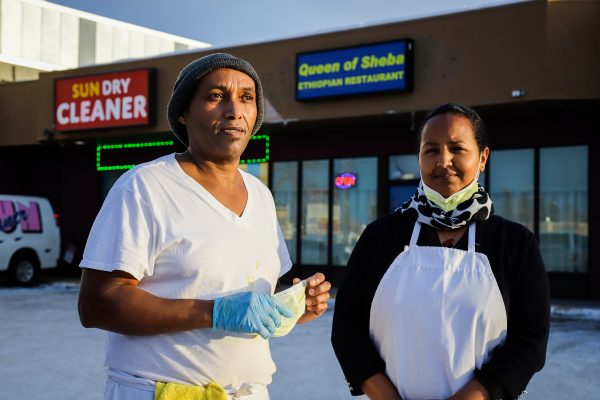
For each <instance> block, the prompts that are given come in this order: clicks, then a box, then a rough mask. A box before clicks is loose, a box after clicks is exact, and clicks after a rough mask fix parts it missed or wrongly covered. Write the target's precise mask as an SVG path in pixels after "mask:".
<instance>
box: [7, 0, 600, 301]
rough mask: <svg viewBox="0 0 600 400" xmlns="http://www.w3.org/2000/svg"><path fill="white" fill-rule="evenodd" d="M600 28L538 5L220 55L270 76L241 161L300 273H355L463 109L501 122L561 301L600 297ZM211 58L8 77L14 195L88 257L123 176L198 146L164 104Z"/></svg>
mask: <svg viewBox="0 0 600 400" xmlns="http://www.w3.org/2000/svg"><path fill="white" fill-rule="evenodd" d="M598 21H600V3H598V2H595V1H532V2H525V3H518V4H513V5H506V6H502V7H496V8H489V9H482V10H477V11H470V12H465V13H460V14H453V15H446V16H438V17H432V18H425V19H420V20H414V21H406V22H398V23H393V24H386V25H378V26H372V27H366V28H360V29H353V30H347V31H339V32H334V33H327V34H320V35H315V36H308V37H301V38H294V39H286V40H280V41H274V42H268V43H260V44H253V45H245V46H239V47H231V48H226V49H219V51H225V52H229V53H232V54H235V55H237V56H239V57H242V58H244V59H247V60H248V61H250V62H251V63H252V64H253V65H254V66H255V68H256V70H257V71H258V74H259V75H260V77H261V79H262V82H263V86H264V89H265V95H266V99H267V101H268V105H267V117H266V122H265V124H264V126H263V128H262V129H261V131H260V132H259V133H258V134H257V135H256V136H255V138H254V140H252V141H251V142H250V146H249V149H248V150H247V152H246V154H245V155H244V162H245V164H243V167H244V168H246V169H248V170H249V171H250V172H252V173H254V174H255V175H257V176H259V177H261V179H263V180H264V182H265V183H267V184H268V185H269V186H270V188H271V190H272V191H273V193H274V196H275V200H276V203H277V210H278V216H279V220H280V223H281V226H282V229H283V231H284V235H285V237H286V240H287V242H288V247H289V249H290V253H291V255H292V258H293V260H294V261H295V267H294V271H293V274H294V275H308V274H310V273H312V272H314V271H316V270H319V271H323V272H325V273H326V274H327V275H328V276H329V277H330V279H332V280H333V281H334V282H336V283H337V282H339V281H340V279H342V278H343V275H344V271H345V267H344V265H345V263H346V261H347V259H348V256H349V254H350V252H351V250H352V247H353V245H354V243H355V242H356V240H357V238H358V237H359V236H360V233H361V232H362V230H363V229H364V227H365V226H366V224H368V223H369V222H370V221H372V220H373V219H375V218H377V217H378V216H381V215H384V214H386V213H389V212H390V211H392V210H393V209H394V208H395V207H397V206H398V205H399V204H401V203H402V202H403V201H404V200H405V199H406V198H407V197H408V195H409V194H410V193H411V192H412V191H413V190H414V187H415V185H416V184H417V182H418V177H419V173H418V166H417V159H416V139H415V136H416V130H417V129H418V126H419V123H420V121H421V120H422V119H423V117H424V116H425V114H426V113H427V111H428V110H430V109H431V108H433V107H435V106H436V105H438V104H441V103H445V102H460V103H465V104H468V105H471V106H473V107H474V108H475V109H476V110H477V111H478V112H479V113H480V114H481V116H482V118H483V119H484V121H485V122H486V125H487V128H488V132H489V136H490V141H491V149H492V153H491V154H492V155H491V159H490V162H489V168H488V169H487V171H486V173H485V176H483V177H482V178H481V180H482V182H483V183H484V184H485V186H486V187H487V188H488V190H489V191H490V193H491V195H492V199H493V200H494V203H495V205H496V210H497V213H498V214H500V215H503V216H505V217H507V218H509V219H513V220H516V221H518V222H521V223H523V224H525V225H526V226H528V227H529V228H530V229H531V230H532V231H533V232H535V234H536V235H537V237H538V239H539V241H540V247H541V249H542V252H543V256H544V259H545V261H546V264H547V269H548V273H549V276H550V281H551V286H552V295H553V296H554V297H572V298H600V252H599V251H598V250H594V248H595V247H598V246H597V245H598V244H600V239H598V233H597V232H599V231H600V211H598V209H596V208H594V207H592V202H591V201H590V200H592V199H594V198H598V195H599V194H600V193H599V189H598V187H599V185H598V183H599V181H600V172H599V170H598V168H593V160H594V159H600V148H599V147H598V145H597V144H594V143H593V142H592V137H593V136H594V135H597V134H599V133H600V119H599V118H598V117H597V115H596V114H597V113H598V110H600V74H599V73H598V71H600V52H598V38H600V25H599V24H598V23H597V22H598ZM213 51H215V50H213ZM207 53H208V52H207V51H203V52H193V53H191V52H190V53H185V54H177V55H172V56H165V57H161V58H153V59H145V60H138V61H130V62H125V63H118V64H107V65H101V66H94V67H89V68H81V69H76V70H69V71H61V72H53V73H45V74H42V75H41V76H40V79H39V80H37V81H31V82H23V83H9V84H4V85H2V86H0V167H1V171H2V181H1V182H2V184H1V185H0V188H1V189H0V192H2V193H13V194H27V195H40V196H44V197H48V198H49V199H50V200H51V202H52V204H53V206H54V207H55V208H56V209H57V210H58V212H59V214H60V218H61V229H62V235H63V242H64V248H63V251H65V250H68V251H69V252H71V253H72V252H75V254H76V257H75V258H74V261H73V264H76V263H77V258H78V257H79V256H80V255H81V251H82V249H83V246H84V244H85V240H86V237H87V232H88V230H89V228H90V226H91V224H92V222H93V219H94V217H95V215H96V213H97V211H98V209H99V207H100V205H101V203H102V200H103V198H104V196H105V195H106V192H107V191H108V189H109V188H110V186H111V185H112V183H114V181H115V179H116V178H117V177H118V176H119V175H120V174H121V173H122V172H123V171H124V170H126V169H127V168H130V167H131V166H133V165H135V164H138V163H140V162H143V161H147V160H150V159H153V158H155V157H157V156H160V155H162V154H166V153H169V152H173V151H181V150H183V149H182V147H181V145H179V144H178V143H177V142H176V141H175V139H174V137H173V136H172V134H170V133H169V129H168V126H167V123H166V118H165V113H166V112H165V110H166V104H167V101H168V99H169V95H170V93H171V90H172V85H173V82H174V81H175V79H176V77H177V74H178V72H179V71H180V70H181V68H182V67H183V66H184V65H186V64H187V63H188V62H190V61H192V60H193V59H195V58H197V57H199V56H202V55H203V54H207ZM117 103H118V104H117ZM594 244H596V246H594Z"/></svg>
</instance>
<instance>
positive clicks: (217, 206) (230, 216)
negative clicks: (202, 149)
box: [169, 153, 253, 223]
mask: <svg viewBox="0 0 600 400" xmlns="http://www.w3.org/2000/svg"><path fill="white" fill-rule="evenodd" d="M169 161H170V163H171V164H172V167H173V168H174V170H175V171H176V173H177V175H179V176H180V177H181V178H182V179H183V180H184V181H186V182H187V184H188V185H189V186H190V187H191V188H192V189H193V190H194V191H195V192H196V193H197V194H198V195H199V196H200V197H201V198H202V199H204V200H205V201H206V202H207V203H208V204H209V205H210V206H211V207H212V208H213V209H214V210H215V211H216V212H217V213H219V214H220V215H222V216H223V217H224V218H225V219H227V220H229V221H231V222H235V223H243V222H245V221H246V220H247V219H248V214H249V210H250V209H251V204H252V201H253V197H252V193H251V191H250V188H249V183H248V179H247V177H246V176H245V174H244V171H242V170H240V169H239V168H238V172H239V174H240V176H241V177H242V180H243V182H244V187H245V188H246V193H247V194H248V198H247V199H246V205H245V206H244V211H242V215H237V214H236V213H235V212H234V211H233V210H231V209H230V208H228V207H226V206H225V205H224V204H223V203H221V202H220V201H219V200H217V198H216V197H215V196H213V195H212V193H210V192H209V191H208V190H207V189H206V188H205V187H204V186H202V184H201V183H199V182H198V181H196V180H195V179H194V178H192V177H191V176H189V175H188V174H187V173H186V172H185V171H184V170H183V168H182V167H181V165H180V164H179V162H178V161H177V157H176V153H173V154H171V158H170V160H169Z"/></svg>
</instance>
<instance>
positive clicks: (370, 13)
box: [51, 0, 522, 47]
mask: <svg viewBox="0 0 600 400" xmlns="http://www.w3.org/2000/svg"><path fill="white" fill-rule="evenodd" d="M520 1H522V0H412V1H408V0H296V1H287V0H213V1H204V0H162V1H161V0H52V1H51V2H52V3H57V4H61V5H64V6H67V7H72V8H76V9H78V10H82V11H87V12H91V13H94V14H99V15H102V16H105V17H108V18H114V19H118V20H121V21H125V22H129V23H133V24H136V25H141V26H145V27H147V28H152V29H156V30H159V31H163V32H167V33H171V34H174V35H179V36H184V37H188V38H190V39H196V40H200V41H204V42H208V43H211V44H212V45H214V46H216V47H224V46H231V45H234V44H244V43H255V42H261V41H270V40H275V39H280V38H286V37H295V36H302V35H307V34H314V33H319V32H325V31H331V30H338V29H349V28H356V27H360V26H364V25H372V24H378V23H385V22H393V21H398V20H405V19H414V18H419V17H422V16H428V15H432V14H443V13H450V12H457V11H463V10H470V9H476V8H481V7H488V6H494V5H499V4H506V3H515V2H520Z"/></svg>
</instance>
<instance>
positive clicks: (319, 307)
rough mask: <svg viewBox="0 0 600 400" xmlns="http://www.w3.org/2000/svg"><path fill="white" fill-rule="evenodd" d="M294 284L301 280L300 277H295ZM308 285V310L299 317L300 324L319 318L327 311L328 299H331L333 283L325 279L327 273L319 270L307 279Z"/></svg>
mask: <svg viewBox="0 0 600 400" xmlns="http://www.w3.org/2000/svg"><path fill="white" fill-rule="evenodd" d="M293 282H294V284H296V283H298V282H300V279H298V278H294V281H293ZM307 283H308V284H307V286H306V311H304V315H302V316H301V317H300V319H298V323H299V324H303V323H305V322H309V321H312V320H314V319H317V318H319V317H320V316H321V315H323V314H324V313H325V311H327V300H329V290H330V289H331V283H329V282H327V281H326V280H325V275H323V274H322V273H320V272H317V273H316V274H314V275H313V276H311V277H310V278H308V279H307Z"/></svg>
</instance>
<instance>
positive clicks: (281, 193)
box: [273, 161, 298, 263]
mask: <svg viewBox="0 0 600 400" xmlns="http://www.w3.org/2000/svg"><path fill="white" fill-rule="evenodd" d="M273 197H274V198H275V208H276V209H277V218H278V219H279V225H280V226H281V231H282V232H283V237H284V239H285V243H286V245H287V248H288V251H289V252H290V257H291V259H292V262H294V263H296V242H297V236H296V235H297V233H296V232H297V230H296V225H297V221H298V219H297V215H298V163H297V162H296V161H289V162H276V163H273Z"/></svg>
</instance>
